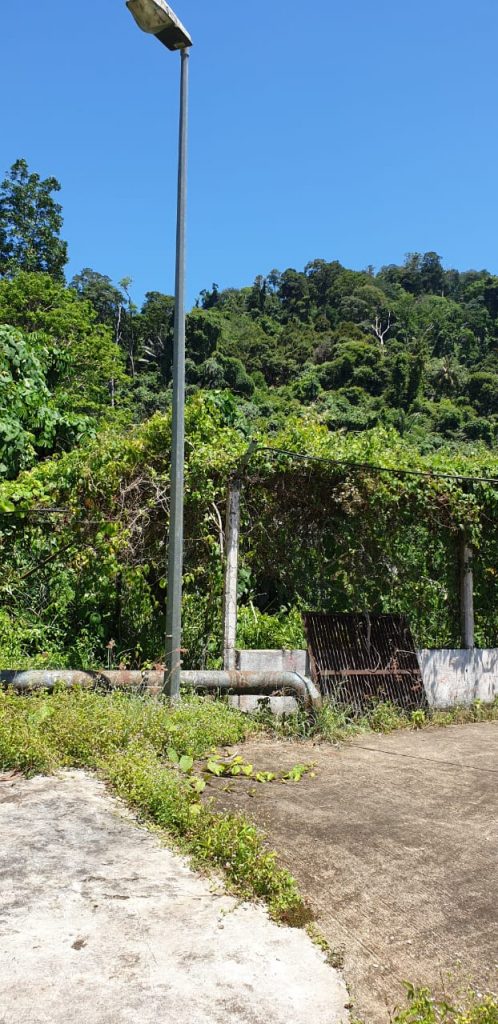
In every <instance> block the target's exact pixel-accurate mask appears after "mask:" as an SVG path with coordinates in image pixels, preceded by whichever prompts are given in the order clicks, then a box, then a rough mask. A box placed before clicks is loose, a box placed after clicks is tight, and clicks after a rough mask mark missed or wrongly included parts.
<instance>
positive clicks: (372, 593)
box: [0, 160, 498, 667]
mask: <svg viewBox="0 0 498 1024" xmlns="http://www.w3.org/2000/svg"><path fill="white" fill-rule="evenodd" d="M58 188H59V185H58V182H57V181H56V180H55V179H53V178H49V179H46V180H44V181H43V180H41V179H40V178H39V176H38V175H36V174H33V173H32V172H30V170H29V168H28V167H27V165H26V163H25V162H24V161H22V160H20V161H18V162H17V163H16V164H14V165H13V167H12V168H11V171H10V172H9V174H8V176H7V178H6V179H5V181H4V182H3V185H2V189H1V193H0V479H1V481H2V482H1V483H0V560H1V567H2V571H1V578H0V592H1V593H0V659H1V661H2V664H3V665H5V666H7V667H8V666H11V665H14V664H15V665H20V664H49V663H51V664H54V665H57V664H71V665H73V666H74V667H77V666H78V665H81V664H86V665H93V664H102V663H104V662H105V661H106V660H107V659H108V658H109V659H115V660H116V662H117V663H122V664H130V665H131V664H133V665H135V664H152V663H154V662H156V661H159V660H160V659H161V657H162V632H163V612H164V603H165V585H166V581H165V575H166V573H165V565H166V539H167V526H168V469H169V466H168V461H169V444H170V440H169V438H170V412H169V410H170V403H171V364H172V337H173V299H172V297H171V296H168V295H163V294H161V293H158V292H149V293H147V295H146V297H145V300H144V302H143V303H142V304H141V305H140V306H136V305H135V303H134V301H133V284H132V281H131V280H129V279H127V280H124V281H121V282H119V283H114V282H112V281H111V280H110V279H109V277H107V276H106V275H105V273H102V272H101V271H102V270H104V271H105V268H99V271H98V272H97V271H96V270H93V269H89V268H85V269H83V270H82V271H81V273H79V274H78V275H77V276H76V277H74V278H73V280H71V281H69V282H66V280H65V276H64V268H65V266H66V263H67V247H66V244H65V243H64V242H63V241H62V240H61V238H60V233H61V230H62V210H61V208H60V206H59V205H58V204H57V202H56V201H55V198H54V194H55V193H56V192H57V191H58ZM96 265H98V254H96ZM497 339H498V277H496V276H494V275H492V274H491V273H489V272H488V271H486V270H468V271H464V272H462V271H458V270H448V269H444V268H443V266H442V262H441V259H440V258H439V256H438V255H437V254H436V253H432V252H428V253H425V254H417V253H415V254H414V253H412V254H410V255H409V256H407V258H406V260H405V261H404V263H403V265H402V266H396V265H390V266H386V267H382V268H380V269H378V270H375V269H374V268H372V267H369V268H367V269H366V270H364V271H353V270H349V269H347V268H345V267H343V266H341V265H340V263H338V262H326V261H324V260H319V259H315V260H313V261H312V262H310V263H309V264H308V265H307V266H306V267H305V269H304V270H302V271H301V270H294V269H286V270H283V271H277V270H272V271H271V272H270V273H269V274H267V275H266V276H261V277H257V278H256V280H255V282H254V283H253V284H250V285H248V286H247V287H246V288H242V289H232V288H230V289H225V290H220V289H219V288H218V287H217V286H216V285H212V287H211V288H209V289H206V290H205V291H203V292H202V293H201V295H200V297H199V300H198V303H197V304H196V307H195V308H194V309H193V310H192V311H191V312H190V314H189V316H188V320H187V388H188V410H187V425H188V433H187V492H186V499H187V505H186V579H185V626H186V628H185V649H186V652H185V662H186V663H187V664H191V665H201V664H206V663H210V664H216V659H217V658H218V657H219V653H220V633H221V628H220V615H221V594H222V547H223V519H224V503H225V497H226V488H227V482H228V479H229V476H230V474H231V473H232V472H233V471H234V469H235V467H236V466H237V464H238V461H239V460H240V459H241V458H242V456H243V455H244V453H245V452H246V450H247V447H248V444H249V442H250V441H251V440H255V441H256V442H257V443H258V445H259V449H260V450H259V451H256V452H255V453H254V455H253V457H252V459H251V461H250V463H249V465H248V468H247V471H246V476H247V484H246V489H245V498H244V524H243V525H244V529H243V542H242V569H241V602H242V609H241V622H240V636H239V640H240V643H245V644H248V645H250V644H254V645H265V644H272V645H275V644H276V645H280V644H286V643H288V644H295V643H299V642H302V635H301V624H300V609H302V608H304V607H308V608H310V607H313V608H320V609H327V608H329V609H336V610H364V609H367V608H368V609H370V610H379V611H397V610H400V611H405V612H408V613H409V614H410V616H411V619H412V624H413V626H414V629H415V631H416V634H417V638H418V640H419V642H420V643H423V644H427V645H431V644H442V645H452V644H458V628H459V627H458V598H457V575H458V574H457V559H456V550H457V547H458V538H459V535H460V533H461V531H462V530H463V529H465V530H466V531H467V533H468V534H469V536H470V537H471V538H472V539H473V541H474V543H475V545H476V585H477V595H476V602H477V640H478V643H481V644H488V645H493V644H494V645H496V644H497V643H498V637H497V626H498V611H497V608H498V601H497V597H498V588H497V579H498V577H497V572H496V554H497V539H496V509H497V499H498V492H497V486H496V480H494V482H493V479H494V478H496V477H497V476H498V464H497V459H496V447H495V446H496V439H497V430H498V344H497ZM265 449H266V450H265ZM268 449H279V450H281V451H285V452H287V453H291V454H278V453H277V452H275V451H269V450H268ZM294 455H295V456H303V455H305V456H315V458H317V459H321V460H323V461H313V460H312V459H311V458H306V459H302V458H296V457H294ZM379 468H380V469H387V470H391V471H392V472H389V473H382V472H379ZM403 469H405V470H410V471H413V470H417V471H419V472H420V473H421V474H422V475H420V476H416V475H413V476H410V475H404V474H403V473H401V472H400V471H401V470H403ZM434 471H436V472H439V473H446V474H456V475H458V474H460V475H461V476H472V477H477V478H479V480H478V481H477V482H476V483H469V482H465V481H463V480H458V479H457V480H451V479H444V478H440V477H435V476H434V475H432V474H433V472H434ZM492 478H493V479H492ZM109 645H110V646H109Z"/></svg>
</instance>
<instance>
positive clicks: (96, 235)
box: [0, 0, 498, 301]
mask: <svg viewBox="0 0 498 1024" xmlns="http://www.w3.org/2000/svg"><path fill="white" fill-rule="evenodd" d="M174 6H175V9H176V10H177V13H178V15H179V16H180V17H181V19H182V20H183V21H184V22H185V24H186V25H187V26H188V27H189V29H190V31H191V33H192V35H193V37H194V43H195V46H194V49H193V51H192V60H191V148H190V196H189V254H188V256H189V268H188V274H189V297H190V301H193V300H194V299H195V297H196V295H197V294H198V292H199V291H200V289H201V288H203V287H206V286H209V285H210V284H211V282H212V281H216V282H217V283H218V284H219V285H220V287H225V286H230V285H233V286H241V285H243V284H249V283H251V282H252V280H253V279H254V277H255V276H256V274H258V273H266V272H268V271H269V270H270V269H272V268H273V267H277V268H279V269H281V270H283V269H285V268H286V267H288V266H295V267H297V268H302V267H303V266H304V265H305V263H306V262H308V261H309V260H311V259H314V258H316V257H322V258H324V259H339V260H341V261H342V262H343V263H345V264H346V265H347V266H351V267H355V268H362V267H364V266H366V265H368V264H374V265H375V266H377V267H379V266H381V265H382V264H383V263H390V262H399V261H401V260H402V258H403V255H404V254H405V253H406V252H408V251H425V250H431V249H434V250H436V251H437V252H439V253H440V254H441V256H442V257H443V259H444V262H445V265H447V266H457V267H459V268H461V269H463V268H468V267H477V268H481V267H483V266H486V267H488V268H489V269H490V270H492V271H494V272H498V248H497V239H498V205H497V202H496V197H497V194H498V188H497V167H498V132H497V119H498V63H497V60H496V54H497V46H498V4H496V0H474V2H473V3H472V4H469V3H467V2H465V3H464V2H463V0H418V2H417V3H410V4H409V3H400V2H399V0H376V2H375V3H374V2H372V0H350V2H349V3H345V2H344V0H342V2H340V3H339V2H337V3H334V0H308V2H307V3H303V2H302V0H269V2H268V3H260V4H259V5H257V4H256V5H254V4H252V3H248V2H240V0H212V2H211V3H208V2H206V0H177V2H176V3H175V4H174ZM3 7H4V9H3V10H2V32H1V42H0V86H1V95H2V127H1V137H0V170H2V171H3V170H4V169H7V168H8V167H9V166H10V164H11V163H13V161H14V160H15V159H16V158H17V157H19V156H24V157H26V159H27V160H28V162H29V164H30V166H31V167H32V169H34V170H37V171H38V172H40V173H41V174H42V175H48V174H54V175H55V176H56V177H58V178H59V180H60V181H61V183H62V185H63V191H62V202H63V206H64V214H65V224H64V232H63V234H64V237H65V238H67V240H68V242H69V247H70V257H71V262H70V267H69V273H70V274H72V273H75V272H77V271H78V270H80V269H81V268H82V267H83V266H90V267H93V268H94V269H95V270H98V271H100V272H101V273H106V274H109V275H110V276H111V277H112V278H113V279H114V280H118V279H119V278H121V277H123V276H125V275H126V276H128V275H129V276H131V277H132V278H133V280H134V287H133V293H134V296H135V298H136V299H137V300H138V301H140V300H141V298H142V296H143V293H144V292H145V291H146V290H149V289H158V290H162V291H171V290H172V287H173V263H174V254H173V249H174V198H175V187H176V146H177V116H178V71H179V68H178V62H179V57H178V56H177V55H176V54H170V53H169V52H168V51H167V50H165V49H164V48H163V47H162V46H161V45H160V44H159V43H157V42H156V40H155V39H153V38H152V37H148V36H146V35H144V34H143V33H141V32H140V31H139V30H138V29H137V28H136V26H135V23H134V22H133V20H132V18H131V15H130V14H129V12H128V11H127V9H126V7H125V3H124V0H23V2H22V3H15V2H14V3H9V4H6V3H5V4H3ZM258 14H259V15H260V16H261V19H262V20H261V22H260V23H259V24H258V22H257V15H258Z"/></svg>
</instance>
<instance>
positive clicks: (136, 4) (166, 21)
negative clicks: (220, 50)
mask: <svg viewBox="0 0 498 1024" xmlns="http://www.w3.org/2000/svg"><path fill="white" fill-rule="evenodd" d="M126 6H127V7H128V8H129V10H130V11H131V13H132V14H133V17H134V18H135V21H136V23H137V25H138V26H139V28H141V29H142V30H143V31H144V32H150V33H151V35H154V36H157V38H158V39H159V41H160V42H161V43H163V44H164V46H167V47H168V50H186V49H187V47H189V46H192V39H191V38H190V36H189V34H188V32H187V29H186V28H185V27H184V26H183V25H182V23H181V21H180V20H179V19H178V18H177V16H176V14H175V13H174V11H172V10H171V7H169V6H168V4H167V3H165V0H126Z"/></svg>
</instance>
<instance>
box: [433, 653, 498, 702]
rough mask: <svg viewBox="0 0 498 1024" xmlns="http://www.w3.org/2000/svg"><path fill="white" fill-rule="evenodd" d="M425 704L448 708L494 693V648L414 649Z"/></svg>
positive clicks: (497, 686) (497, 684)
mask: <svg viewBox="0 0 498 1024" xmlns="http://www.w3.org/2000/svg"><path fill="white" fill-rule="evenodd" d="M417 654H418V660H419V664H420V668H421V671H422V678H423V680H424V687H425V692H426V694H427V699H428V701H429V704H430V705H431V706H432V707H435V708H448V707H452V706H454V705H455V704H471V703H472V701H474V700H482V701H485V702H486V703H491V702H492V701H493V700H494V699H495V697H496V696H498V650H487V651H482V650H478V649H476V650H474V651H456V650H455V651H452V650H444V651H443V650H441V651H436V650H434V651H418V652H417Z"/></svg>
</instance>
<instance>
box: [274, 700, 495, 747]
mask: <svg viewBox="0 0 498 1024" xmlns="http://www.w3.org/2000/svg"><path fill="white" fill-rule="evenodd" d="M496 721H498V698H495V700H494V701H493V703H491V704H485V703H484V702H483V701H481V700H475V701H473V703H472V704H470V705H469V706H459V707H454V708H448V710H446V711H438V710H436V709H431V708H427V709H425V710H424V709H422V708H419V709H418V710H417V711H411V712H410V711H404V710H403V709H402V708H399V707H396V705H394V704H390V703H389V702H379V703H377V704H374V705H373V706H372V708H371V710H370V711H369V712H368V713H365V714H363V715H358V714H357V713H356V712H355V711H354V710H353V709H350V710H348V709H347V708H344V707H342V706H341V707H339V706H336V705H334V704H333V702H331V701H325V702H324V703H323V704H322V706H321V707H319V708H316V709H315V710H314V711H313V712H309V711H305V710H304V709H300V710H298V711H296V712H295V713H293V714H289V715H284V716H282V717H281V718H277V717H276V716H275V715H273V714H272V712H271V711H270V710H269V709H268V708H267V707H265V706H263V707H262V708H261V710H259V711H258V712H257V713H256V715H255V716H254V722H255V723H256V724H258V725H260V726H262V727H263V728H265V729H268V730H269V731H270V732H272V733H273V734H274V735H276V736H280V737H282V738H283V739H303V740H304V739H316V740H325V741H326V742H328V743H342V742H346V741H347V740H350V739H353V738H354V737H355V736H360V735H361V734H362V733H369V732H377V733H389V732H395V731H396V730H398V729H426V728H431V727H433V728H444V727H446V726H450V725H465V724H468V723H470V722H496Z"/></svg>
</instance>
